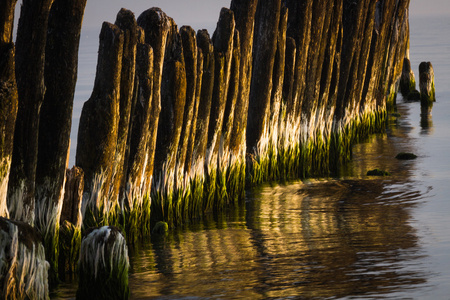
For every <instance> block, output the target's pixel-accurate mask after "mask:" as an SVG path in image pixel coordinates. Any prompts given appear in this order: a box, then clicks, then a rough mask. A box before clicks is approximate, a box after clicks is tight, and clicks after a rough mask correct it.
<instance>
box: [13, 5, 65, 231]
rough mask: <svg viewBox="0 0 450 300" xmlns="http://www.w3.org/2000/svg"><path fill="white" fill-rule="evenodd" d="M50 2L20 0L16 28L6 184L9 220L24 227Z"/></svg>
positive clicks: (30, 218)
mask: <svg viewBox="0 0 450 300" xmlns="http://www.w3.org/2000/svg"><path fill="white" fill-rule="evenodd" d="M52 3H53V0H43V1H31V0H27V1H23V3H22V6H21V11H20V19H19V25H18V28H17V40H16V79H17V88H18V95H19V108H18V112H17V121H16V128H15V131H14V150H13V157H12V164H11V174H10V178H9V185H8V208H9V213H10V217H11V218H13V219H16V220H21V221H24V222H27V223H28V224H34V219H35V211H34V210H35V181H36V166H37V159H38V135H39V119H40V118H39V116H40V110H41V106H42V103H43V102H44V94H45V84H44V65H45V46H46V37H47V24H48V15H49V12H50V8H51V6H52ZM66 149H67V148H66Z"/></svg>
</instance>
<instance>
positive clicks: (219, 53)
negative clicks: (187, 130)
mask: <svg viewBox="0 0 450 300" xmlns="http://www.w3.org/2000/svg"><path fill="white" fill-rule="evenodd" d="M234 29H235V22H234V14H233V11H231V10H229V9H226V8H222V10H221V11H220V17H219V21H218V22H217V27H216V30H215V31H214V34H213V38H212V42H213V45H214V60H215V70H214V87H213V96H212V104H211V116H210V119H209V129H208V146H207V155H206V162H205V163H206V166H207V167H208V168H213V169H216V170H217V165H218V158H219V156H218V155H219V147H220V142H221V137H222V126H223V120H224V113H225V106H226V102H227V96H228V86H229V82H230V76H231V64H232V54H233V37H234Z"/></svg>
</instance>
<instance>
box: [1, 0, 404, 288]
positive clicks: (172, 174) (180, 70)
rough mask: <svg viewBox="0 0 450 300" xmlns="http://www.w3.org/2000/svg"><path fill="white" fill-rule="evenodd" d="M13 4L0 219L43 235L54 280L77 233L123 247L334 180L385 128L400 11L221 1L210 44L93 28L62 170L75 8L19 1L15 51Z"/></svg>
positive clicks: (4, 39)
mask: <svg viewBox="0 0 450 300" xmlns="http://www.w3.org/2000/svg"><path fill="white" fill-rule="evenodd" d="M15 4H16V0H9V1H2V3H1V7H0V8H1V9H0V11H1V13H0V28H1V32H2V35H1V40H0V107H1V112H2V113H1V115H0V118H1V123H0V126H1V143H0V216H3V217H6V218H11V219H15V220H18V221H24V222H26V223H28V224H29V225H31V226H34V227H35V228H36V229H37V231H38V232H39V233H40V234H42V236H43V241H44V246H45V249H46V257H47V260H48V261H49V262H50V269H51V270H53V273H52V274H53V275H52V276H55V277H56V274H57V270H58V260H59V269H60V271H61V272H60V273H61V274H64V273H65V272H66V271H70V270H72V269H73V264H74V263H76V261H77V258H78V256H77V255H78V254H77V253H78V252H77V251H78V250H77V249H79V247H80V243H81V229H82V228H84V229H87V228H89V227H95V226H103V225H115V226H118V227H120V228H122V229H123V232H124V233H125V234H126V235H127V239H128V241H133V240H134V239H135V238H136V237H139V236H142V235H148V234H149V233H150V229H151V226H152V224H155V223H156V222H158V221H165V222H167V223H169V224H171V225H174V224H177V223H182V222H184V221H186V220H188V219H193V218H201V217H202V215H204V214H205V213H208V212H213V211H217V210H221V209H224V208H226V207H228V206H230V205H233V204H235V203H236V202H237V201H238V200H239V199H242V197H243V194H244V191H245V187H246V186H247V187H248V186H251V185H254V184H258V183H261V182H264V181H268V180H276V179H288V178H301V177H305V176H328V175H329V174H330V173H333V172H334V171H336V170H337V168H338V167H339V165H341V164H342V163H343V162H345V161H346V160H348V159H350V155H351V146H352V144H353V143H354V142H356V141H357V140H358V139H359V138H361V137H363V136H366V135H368V134H370V133H372V132H376V131H382V130H383V129H384V126H385V119H386V116H387V107H388V105H391V104H393V103H394V102H395V96H396V92H397V89H398V86H399V80H400V76H401V74H402V68H403V62H404V59H405V57H407V55H408V51H407V50H408V46H409V24H408V6H409V0H380V1H371V0H363V1H348V0H325V1H313V0H302V1H298V0H285V1H282V0H259V1H258V0H233V1H231V7H230V9H226V8H223V9H222V10H221V12H220V17H219V21H218V23H217V28H216V30H215V32H214V33H213V35H212V37H210V35H209V33H208V32H207V31H206V30H199V31H198V32H197V33H195V31H194V30H193V29H192V28H191V27H189V26H183V27H181V28H180V29H178V27H177V25H176V24H175V22H174V20H173V19H171V18H170V17H168V16H167V15H166V14H165V13H164V12H162V11H161V10H160V9H158V8H152V9H149V10H147V11H144V12H143V13H142V14H141V15H140V16H139V17H138V18H137V19H136V18H135V16H134V14H133V13H132V12H131V11H128V10H126V9H122V10H121V11H120V12H119V13H118V15H117V19H116V21H115V24H111V23H107V22H105V23H104V24H103V26H102V30H101V33H100V46H99V52H98V63H97V74H96V78H95V84H94V89H93V92H92V95H91V97H90V99H89V100H88V101H87V102H86V103H85V104H84V107H83V110H82V115H81V119H80V127H79V131H78V144H77V153H76V167H74V169H72V170H70V171H69V170H67V157H68V149H69V143H70V141H69V136H70V127H71V115H72V107H73V93H74V88H75V82H76V74H77V55H78V43H79V35H80V28H81V23H82V16H83V12H84V7H85V4H86V0H76V1H70V2H67V1H63V0H45V1H44V0H42V1H23V5H22V7H21V18H20V19H19V26H18V32H17V41H16V45H15V46H14V44H13V41H12V24H13V16H14V7H15ZM404 73H405V72H404ZM16 115H17V118H16ZM60 224H61V225H60ZM60 226H62V227H61V228H62V230H61V231H60V229H59V228H60ZM58 239H59V241H58ZM59 249H61V252H63V253H61V255H59V257H58V251H59ZM0 284H1V282H0ZM0 286H1V285H0Z"/></svg>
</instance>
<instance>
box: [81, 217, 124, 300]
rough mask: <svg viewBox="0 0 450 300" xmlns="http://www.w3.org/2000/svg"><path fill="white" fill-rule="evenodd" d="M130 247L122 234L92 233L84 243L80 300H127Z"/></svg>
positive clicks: (108, 230) (113, 231)
mask: <svg viewBox="0 0 450 300" xmlns="http://www.w3.org/2000/svg"><path fill="white" fill-rule="evenodd" d="M129 267H130V263H129V259H128V247H127V244H126V241H125V238H124V237H123V235H122V233H121V232H120V230H119V229H118V228H116V227H112V226H104V227H100V228H95V229H93V230H92V231H91V232H90V233H88V235H87V236H86V237H85V238H84V239H83V241H82V243H81V251H80V261H79V263H78V269H79V285H78V291H77V299H108V300H113V299H128V296H129V288H128V269H129Z"/></svg>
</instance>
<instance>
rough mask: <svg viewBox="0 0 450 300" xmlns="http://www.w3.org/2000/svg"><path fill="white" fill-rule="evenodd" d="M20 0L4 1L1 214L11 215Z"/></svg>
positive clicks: (0, 24)
mask: <svg viewBox="0 0 450 300" xmlns="http://www.w3.org/2000/svg"><path fill="white" fill-rule="evenodd" d="M16 2H17V0H9V1H2V2H1V3H0V32H1V33H2V35H1V36H0V87H1V88H0V111H2V112H3V113H2V114H1V115H0V132H1V134H0V217H9V211H8V206H7V191H8V182H9V174H10V167H11V160H12V153H13V138H14V129H15V124H16V116H17V109H18V95H17V84H16V74H15V63H14V61H15V48H14V44H13V43H12V32H13V23H14V8H15V5H16Z"/></svg>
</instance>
